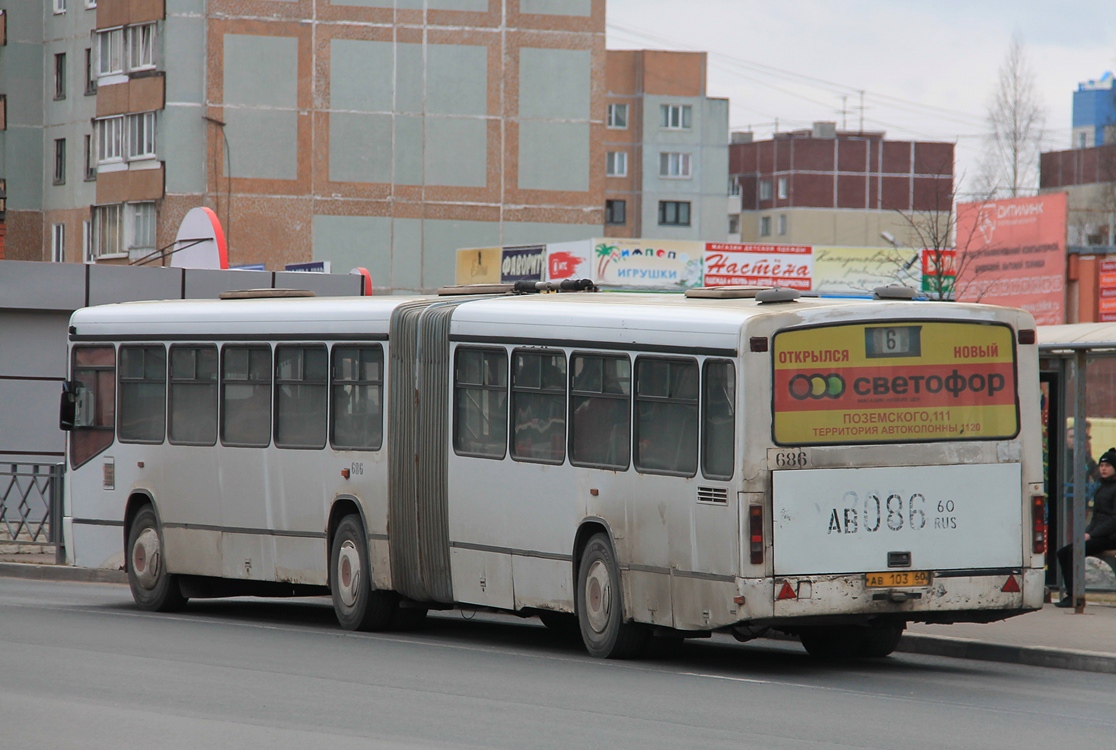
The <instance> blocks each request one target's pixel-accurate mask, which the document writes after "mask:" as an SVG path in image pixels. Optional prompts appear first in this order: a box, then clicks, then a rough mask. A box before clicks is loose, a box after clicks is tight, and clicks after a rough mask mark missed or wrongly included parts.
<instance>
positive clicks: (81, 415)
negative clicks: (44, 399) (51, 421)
mask: <svg viewBox="0 0 1116 750" xmlns="http://www.w3.org/2000/svg"><path fill="white" fill-rule="evenodd" d="M93 413H94V411H93V393H92V392H91V391H90V390H89V389H88V388H86V387H85V386H84V385H83V384H82V383H81V382H80V381H77V380H65V381H63V382H62V396H61V398H60V399H59V401H58V429H60V430H65V431H66V432H69V431H71V430H76V429H78V428H81V427H91V426H92V425H93V418H92V417H93Z"/></svg>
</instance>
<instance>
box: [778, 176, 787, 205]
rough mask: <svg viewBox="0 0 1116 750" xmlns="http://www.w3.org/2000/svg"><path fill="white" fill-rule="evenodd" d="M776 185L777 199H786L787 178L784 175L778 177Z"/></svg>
mask: <svg viewBox="0 0 1116 750" xmlns="http://www.w3.org/2000/svg"><path fill="white" fill-rule="evenodd" d="M778 186H779V192H778V195H779V200H781V201H784V200H786V199H787V178H786V177H780V178H779V182H778Z"/></svg>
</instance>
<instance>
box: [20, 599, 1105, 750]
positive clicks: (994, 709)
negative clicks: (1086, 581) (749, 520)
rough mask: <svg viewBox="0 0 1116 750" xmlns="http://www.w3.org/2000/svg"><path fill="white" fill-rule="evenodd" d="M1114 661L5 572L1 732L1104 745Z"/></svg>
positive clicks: (647, 744)
mask: <svg viewBox="0 0 1116 750" xmlns="http://www.w3.org/2000/svg"><path fill="white" fill-rule="evenodd" d="M1114 694H1116V676H1113V675H1100V674H1089V673H1082V672H1072V671H1067V670H1054V669H1041V668H1034V667H1021V666H1013V665H1005V664H995V663H988V662H968V661H961V660H953V659H946V658H937V657H923V656H913V655H906V654H900V655H896V656H893V657H890V658H888V659H885V660H880V661H878V662H873V663H859V664H854V665H844V666H831V665H824V664H818V663H816V662H814V661H812V660H811V659H810V658H809V657H808V656H806V654H805V653H804V652H803V651H802V649H801V647H799V646H798V644H795V643H779V642H772V641H756V642H753V643H751V644H743V645H741V644H737V643H735V642H733V641H732V640H731V639H720V638H715V639H712V640H706V641H697V642H689V643H688V644H687V647H686V648H685V649H684V650H683V651H682V653H681V654H678V655H675V656H673V657H669V658H668V657H666V656H660V657H658V658H650V659H647V660H644V661H639V662H606V661H600V660H595V659H592V658H590V657H589V656H587V655H586V654H585V653H584V651H583V650H582V649H581V647H580V645H579V644H578V643H577V642H572V641H568V640H563V639H562V638H560V637H557V636H555V635H554V634H553V633H551V632H549V631H547V630H545V629H544V628H543V627H542V626H540V625H539V624H538V622H537V621H536V620H533V619H532V620H518V619H516V618H513V617H495V616H491V615H482V614H478V615H472V616H471V619H467V617H466V615H463V614H462V613H460V612H449V613H442V614H439V615H437V616H433V617H431V618H430V621H429V624H428V626H427V627H426V628H425V629H424V630H422V631H420V632H416V633H406V634H403V633H394V634H354V633H346V632H343V631H341V630H339V629H338V628H337V627H336V625H335V623H334V620H333V612H332V610H331V609H330V607H329V606H328V602H327V601H326V600H324V599H323V600H310V599H303V600H287V601H278V602H275V601H262V600H251V599H238V600H227V601H213V602H200V603H199V602H191V604H190V606H189V607H188V608H187V610H186V612H184V613H182V614H176V615H153V614H147V613H142V612H139V611H138V610H136V609H134V608H133V606H132V604H131V597H130V595H129V593H128V589H127V588H126V587H123V586H118V585H111V584H74V583H56V582H44V581H28V580H20V579H13V578H0V717H2V724H0V747H2V748H4V749H5V750H9V749H12V750H14V749H16V748H37V747H58V748H114V749H116V748H191V750H194V749H196V748H225V747H228V748H267V750H285V749H286V748H296V747H297V748H319V747H321V748H326V747H328V748H335V749H341V748H369V747H376V748H381V747H382V748H459V747H497V748H535V747H546V748H566V747H578V748H609V750H615V749H617V748H627V747H633V748H635V747H639V748H679V747H700V748H703V749H706V748H829V747H856V748H877V747H878V748H934V747H954V748H1001V747H1002V748H1016V749H1017V748H1019V747H1065V748H1076V747H1111V746H1112V743H1113V739H1112V738H1113V737H1116V710H1114V709H1113V706H1112V696H1113V695H1114Z"/></svg>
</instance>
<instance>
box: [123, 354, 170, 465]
mask: <svg viewBox="0 0 1116 750" xmlns="http://www.w3.org/2000/svg"><path fill="white" fill-rule="evenodd" d="M166 418H167V350H166V349H164V348H163V347H162V346H122V347H120V440H121V441H122V442H130V443H161V442H163V433H164V432H165V427H166Z"/></svg>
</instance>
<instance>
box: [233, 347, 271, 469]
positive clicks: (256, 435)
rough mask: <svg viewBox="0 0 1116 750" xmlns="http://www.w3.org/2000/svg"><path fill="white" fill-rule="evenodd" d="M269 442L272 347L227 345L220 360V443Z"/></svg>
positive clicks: (256, 444) (256, 445)
mask: <svg viewBox="0 0 1116 750" xmlns="http://www.w3.org/2000/svg"><path fill="white" fill-rule="evenodd" d="M270 442H271V349H269V348H268V347H266V346H226V347H225V348H224V350H223V351H222V363H221V443H222V444H223V445H234V446H243V447H249V448H265V447H267V445H268V443H270Z"/></svg>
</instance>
